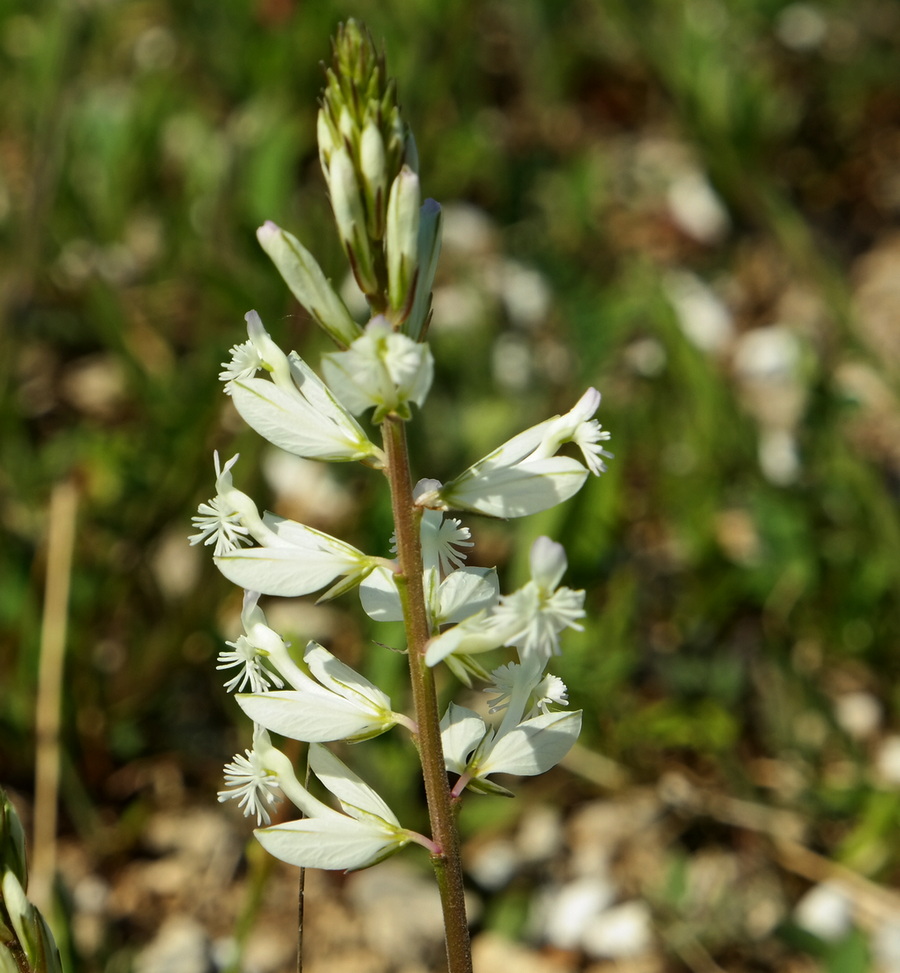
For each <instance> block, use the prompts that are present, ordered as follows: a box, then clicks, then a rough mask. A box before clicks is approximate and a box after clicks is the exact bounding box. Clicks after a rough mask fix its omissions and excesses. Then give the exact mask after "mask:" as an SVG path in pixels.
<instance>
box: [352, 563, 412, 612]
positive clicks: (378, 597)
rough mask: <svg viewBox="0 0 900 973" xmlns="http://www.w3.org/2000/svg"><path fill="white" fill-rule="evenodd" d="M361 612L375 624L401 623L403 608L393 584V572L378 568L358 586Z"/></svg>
mask: <svg viewBox="0 0 900 973" xmlns="http://www.w3.org/2000/svg"><path fill="white" fill-rule="evenodd" d="M359 600H360V602H361V603H362V606H363V611H364V612H365V613H366V614H367V615H368V616H369V618H373V619H374V620H375V621H376V622H402V621H403V606H402V605H401V604H400V595H399V594H398V592H397V586H396V585H395V584H394V572H393V571H390V570H389V569H388V568H383V567H378V568H375V570H374V571H373V572H372V573H371V574H370V575H369V576H368V577H367V578H366V579H365V581H363V582H362V584H361V585H360V586H359Z"/></svg>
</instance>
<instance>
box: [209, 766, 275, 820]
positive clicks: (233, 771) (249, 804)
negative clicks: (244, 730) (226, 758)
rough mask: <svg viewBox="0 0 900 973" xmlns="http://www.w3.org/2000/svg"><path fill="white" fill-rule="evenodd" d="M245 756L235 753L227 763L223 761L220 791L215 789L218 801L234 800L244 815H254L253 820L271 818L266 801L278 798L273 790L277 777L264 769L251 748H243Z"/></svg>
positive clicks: (272, 802) (270, 802) (273, 801)
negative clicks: (222, 777) (222, 778)
mask: <svg viewBox="0 0 900 973" xmlns="http://www.w3.org/2000/svg"><path fill="white" fill-rule="evenodd" d="M245 753H246V754H247V755H246V757H242V756H241V755H240V754H235V756H234V760H233V761H232V762H231V763H228V764H225V785H226V789H225V790H224V791H219V801H220V802H224V801H230V800H237V802H238V807H241V808H243V809H244V816H245V817H251V816H252V815H254V814H255V815H256V824H257V825H260V824H262V823H263V821H265V823H266V824H268V823H269V822H270V821H271V820H272V818H271V817H270V815H269V812H268V810H267V808H266V805H267V804H268V805H270V806H271V805H272V804H276V803H277V801H278V798H277V796H276V795H275V793H274V791H275V789H276V788H277V787H278V786H279V785H278V777H277V776H275V774H272V773H270V772H269V771H268V770H266V768H265V766H264V765H263V762H262V760H261V759H260V757H259V755H258V754H257V752H256V751H255V750H247V751H245Z"/></svg>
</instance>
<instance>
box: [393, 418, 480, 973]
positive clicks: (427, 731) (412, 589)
mask: <svg viewBox="0 0 900 973" xmlns="http://www.w3.org/2000/svg"><path fill="white" fill-rule="evenodd" d="M383 430H384V449H385V453H386V454H387V459H388V463H387V469H386V473H387V476H388V479H389V481H390V484H391V506H392V508H393V513H394V528H395V530H396V540H397V556H398V560H399V572H398V574H397V575H396V577H395V580H396V582H397V588H398V590H399V592H400V599H401V602H402V603H403V618H404V624H405V627H406V644H407V650H408V657H409V674H410V680H411V683H412V696H413V704H414V706H415V710H416V722H417V724H418V728H419V733H418V745H419V759H420V760H421V762H422V775H423V777H424V781H425V797H426V800H427V801H428V814H429V817H430V820H431V832H432V839H433V840H434V842H435V844H436V845H437V847H438V849H439V851H438V852H436V853H435V854H433V855H432V856H431V862H432V865H433V866H434V872H435V876H436V877H437V883H438V888H439V889H440V893H441V906H442V908H443V912H444V929H445V932H446V937H447V967H448V971H449V973H471V970H472V953H471V948H470V945H469V925H468V920H467V918H466V901H465V895H464V888H463V875H462V861H461V859H460V853H459V834H458V832H457V829H456V816H455V814H454V811H453V802H452V800H451V796H450V787H449V785H448V782H447V771H446V769H445V767H444V751H443V747H442V746H441V730H440V715H439V713H438V702H437V692H436V690H435V685H434V674H433V672H432V671H431V669H430V668H429V667H428V666H427V665H426V664H425V649H426V647H427V645H428V640H429V639H430V638H431V628H430V625H429V622H428V613H427V611H426V608H425V589H424V586H423V581H422V573H423V571H422V545H421V540H420V537H419V522H420V520H421V511H419V510H418V509H417V508H416V506H415V504H414V503H413V495H412V478H411V476H410V471H409V453H408V451H407V446H406V427H405V425H404V424H403V422H402V421H401V420H400V419H398V418H396V417H395V416H388V418H387V419H386V420H385V422H384V425H383Z"/></svg>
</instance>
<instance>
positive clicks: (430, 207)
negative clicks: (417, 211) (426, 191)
mask: <svg viewBox="0 0 900 973" xmlns="http://www.w3.org/2000/svg"><path fill="white" fill-rule="evenodd" d="M440 211H441V204H440V203H439V202H438V201H437V200H436V199H432V198H431V197H430V196H429V197H428V199H426V200H425V202H424V203H422V216H437V214H438V213H440Z"/></svg>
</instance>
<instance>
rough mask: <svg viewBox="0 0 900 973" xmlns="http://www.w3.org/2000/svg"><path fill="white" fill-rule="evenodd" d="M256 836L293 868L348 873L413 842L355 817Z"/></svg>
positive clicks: (296, 824)
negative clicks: (336, 869)
mask: <svg viewBox="0 0 900 973" xmlns="http://www.w3.org/2000/svg"><path fill="white" fill-rule="evenodd" d="M255 834H256V838H257V840H258V841H259V843H260V844H261V845H262V846H263V848H265V849H266V851H268V852H269V854H271V855H274V856H275V857H276V858H280V859H281V860H282V861H284V862H287V863H288V864H290V865H299V866H301V867H304V868H340V869H346V870H350V869H354V868H365V867H366V866H368V865H374V864H375V862H377V861H380V860H381V859H382V858H385V857H387V856H388V855H389V854H391V853H392V852H394V851H397V850H399V849H400V848H402V847H403V845H405V844H406V843H407V841H408V840H409V839H408V838H406V837H405V836H404V835H403V834H395V833H392V832H390V831H388V830H386V829H381V828H378V827H376V826H374V825H372V824H369V823H363V822H360V821H355V820H354V819H353V818H325V819H323V818H303V819H301V820H300V821H287V822H285V823H284V824H276V825H273V826H272V827H270V828H259V829H257V831H256V832H255Z"/></svg>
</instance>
